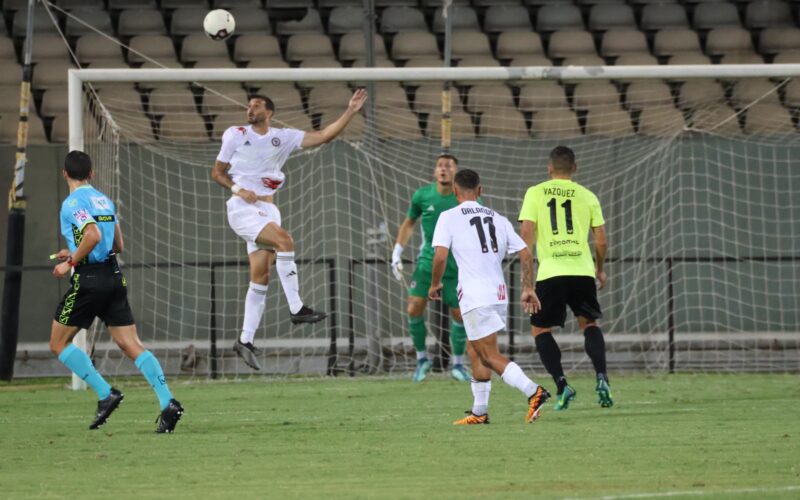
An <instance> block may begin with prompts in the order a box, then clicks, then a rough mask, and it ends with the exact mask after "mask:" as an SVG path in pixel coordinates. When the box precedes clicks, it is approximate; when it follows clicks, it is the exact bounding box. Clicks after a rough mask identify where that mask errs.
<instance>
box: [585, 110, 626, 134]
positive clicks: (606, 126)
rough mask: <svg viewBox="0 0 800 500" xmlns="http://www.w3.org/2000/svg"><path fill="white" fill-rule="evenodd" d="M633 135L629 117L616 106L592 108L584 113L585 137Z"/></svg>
mask: <svg viewBox="0 0 800 500" xmlns="http://www.w3.org/2000/svg"><path fill="white" fill-rule="evenodd" d="M633 134H634V132H633V123H632V122H631V117H630V115H629V114H628V113H627V111H625V110H623V109H622V108H620V107H619V106H618V105H617V106H607V107H605V108H602V107H599V108H592V109H590V110H589V112H588V113H586V135H592V136H604V137H625V136H629V135H633Z"/></svg>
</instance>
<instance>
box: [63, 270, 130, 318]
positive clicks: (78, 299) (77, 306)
mask: <svg viewBox="0 0 800 500" xmlns="http://www.w3.org/2000/svg"><path fill="white" fill-rule="evenodd" d="M70 283H71V286H70V287H69V290H67V293H66V295H64V298H63V299H61V302H60V303H59V304H58V307H57V308H56V315H55V320H56V321H57V322H59V323H61V324H62V325H67V326H77V327H80V328H89V327H90V326H91V325H92V322H93V321H94V318H95V317H98V318H100V319H101V320H103V322H104V323H105V324H106V326H129V325H133V324H134V320H133V312H132V311H131V306H130V304H128V287H127V282H126V281H125V276H123V275H122V272H121V271H120V270H119V267H118V266H117V265H116V263H115V262H106V263H103V264H85V265H82V266H78V267H76V268H75V273H74V274H73V275H72V278H71V279H70Z"/></svg>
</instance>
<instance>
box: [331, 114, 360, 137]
mask: <svg viewBox="0 0 800 500" xmlns="http://www.w3.org/2000/svg"><path fill="white" fill-rule="evenodd" d="M337 118H339V115H333V114H325V115H322V119H321V120H320V128H324V127H326V126H328V125H330V124H331V123H333V122H334V120H336V119H337ZM366 132H367V122H366V120H365V119H364V116H363V115H361V113H359V114H357V115H355V116H353V118H352V119H351V120H350V123H349V124H347V127H346V128H345V129H344V130H343V131H342V133H341V134H339V135H338V136H337V139H339V140H343V141H360V140H362V139H363V138H364V135H365V134H366Z"/></svg>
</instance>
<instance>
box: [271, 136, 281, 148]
mask: <svg viewBox="0 0 800 500" xmlns="http://www.w3.org/2000/svg"><path fill="white" fill-rule="evenodd" d="M272 145H273V146H275V147H276V148H277V147H278V146H280V145H281V140H280V139H279V138H277V137H273V138H272Z"/></svg>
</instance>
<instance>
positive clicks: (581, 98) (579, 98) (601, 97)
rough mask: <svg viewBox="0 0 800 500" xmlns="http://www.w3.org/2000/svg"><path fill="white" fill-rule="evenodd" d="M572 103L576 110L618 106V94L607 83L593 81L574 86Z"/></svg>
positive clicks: (610, 84)
mask: <svg viewBox="0 0 800 500" xmlns="http://www.w3.org/2000/svg"><path fill="white" fill-rule="evenodd" d="M572 103H573V106H574V108H575V109H576V110H578V109H589V108H592V107H601V106H606V107H607V106H619V105H620V101H619V92H618V91H617V87H615V86H614V85H613V84H612V83H611V82H609V81H607V80H606V81H603V80H593V81H587V82H580V83H578V84H577V85H575V89H574V90H573V93H572Z"/></svg>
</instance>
